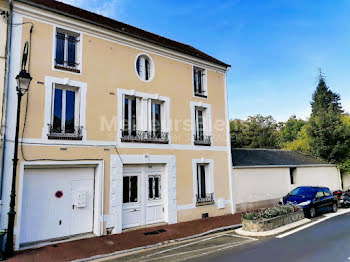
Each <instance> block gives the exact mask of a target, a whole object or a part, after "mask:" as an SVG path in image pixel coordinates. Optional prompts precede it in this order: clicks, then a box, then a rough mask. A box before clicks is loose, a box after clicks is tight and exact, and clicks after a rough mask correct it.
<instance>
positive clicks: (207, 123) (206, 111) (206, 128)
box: [190, 101, 213, 146]
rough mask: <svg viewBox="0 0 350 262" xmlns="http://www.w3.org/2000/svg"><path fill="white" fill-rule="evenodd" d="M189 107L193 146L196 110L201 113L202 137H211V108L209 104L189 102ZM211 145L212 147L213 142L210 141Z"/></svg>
mask: <svg viewBox="0 0 350 262" xmlns="http://www.w3.org/2000/svg"><path fill="white" fill-rule="evenodd" d="M190 107H191V144H192V145H194V135H195V134H196V130H197V121H196V109H197V108H198V109H201V110H202V111H203V135H204V136H211V137H212V129H211V106H210V104H205V103H202V102H194V101H191V102H190ZM212 145H213V140H212V141H211V145H210V146H212ZM195 146H196V145H195Z"/></svg>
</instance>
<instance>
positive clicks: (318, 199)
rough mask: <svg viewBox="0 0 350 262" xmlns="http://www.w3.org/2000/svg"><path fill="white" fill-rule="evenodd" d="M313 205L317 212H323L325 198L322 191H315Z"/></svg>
mask: <svg viewBox="0 0 350 262" xmlns="http://www.w3.org/2000/svg"><path fill="white" fill-rule="evenodd" d="M314 205H315V208H316V209H317V211H323V210H324V208H325V197H324V193H323V190H322V189H321V188H319V189H318V190H317V193H316V196H315V201H314Z"/></svg>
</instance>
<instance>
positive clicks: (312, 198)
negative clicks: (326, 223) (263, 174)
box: [280, 186, 338, 217]
mask: <svg viewBox="0 0 350 262" xmlns="http://www.w3.org/2000/svg"><path fill="white" fill-rule="evenodd" d="M282 203H283V204H287V203H294V204H297V205H299V206H301V207H302V208H303V210H304V214H305V216H306V217H315V216H316V214H318V213H321V212H334V213H336V212H337V210H338V203H337V199H336V198H335V197H334V196H333V194H332V192H331V191H330V190H329V188H327V187H311V186H301V187H297V188H295V189H294V190H292V191H291V192H290V193H288V194H287V195H286V196H284V197H283V198H282V199H281V200H280V204H282Z"/></svg>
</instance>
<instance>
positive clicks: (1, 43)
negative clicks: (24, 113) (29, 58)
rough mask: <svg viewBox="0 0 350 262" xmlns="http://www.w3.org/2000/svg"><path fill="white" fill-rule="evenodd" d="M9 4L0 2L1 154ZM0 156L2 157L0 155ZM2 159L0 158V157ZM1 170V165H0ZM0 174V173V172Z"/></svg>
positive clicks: (0, 149)
mask: <svg viewBox="0 0 350 262" xmlns="http://www.w3.org/2000/svg"><path fill="white" fill-rule="evenodd" d="M9 11H10V5H9V2H7V1H5V0H0V36H1V37H0V103H1V105H0V140H1V141H0V152H2V145H3V142H4V141H3V136H4V124H5V123H4V121H5V110H4V109H5V103H4V99H5V96H6V94H5V86H6V83H7V82H6V75H7V72H8V70H7V62H8V59H7V54H8V46H9V45H8V34H9V28H10V27H9V21H10V20H9V19H10V17H9V15H10V12H9ZM0 155H2V154H1V153H0ZM1 158H2V156H1ZM0 169H1V165H0ZM0 172H1V171H0ZM0 195H1V193H0Z"/></svg>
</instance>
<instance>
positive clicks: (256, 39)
mask: <svg viewBox="0 0 350 262" xmlns="http://www.w3.org/2000/svg"><path fill="white" fill-rule="evenodd" d="M61 1H63V2H66V3H68V4H72V5H75V6H78V7H81V8H84V9H87V10H89V11H92V12H96V13H99V14H101V15H104V16H108V17H111V18H113V19H116V20H119V21H121V22H124V23H127V24H130V25H133V26H136V27H139V28H142V29H144V30H147V31H150V32H153V33H156V34H159V35H162V36H165V37H168V38H171V39H173V40H176V41H179V42H183V43H186V44H189V45H192V46H194V47H196V48H198V49H200V50H201V51H203V52H206V53H208V54H210V55H212V56H214V57H215V58H217V59H219V60H221V61H223V62H225V63H227V64H230V65H231V68H230V69H229V71H228V73H227V88H228V100H229V116H230V118H231V119H235V118H239V119H245V118H247V117H248V116H252V115H256V114H261V115H265V116H266V115H272V116H273V117H274V118H275V119H276V120H277V121H286V120H287V119H288V118H289V117H290V116H291V115H293V114H295V115H296V116H297V117H299V118H303V119H306V118H307V117H308V116H309V115H310V111H311V108H310V101H311V98H312V94H313V92H314V91H315V89H316V86H317V79H318V74H319V69H320V68H321V69H322V72H323V74H324V75H325V78H326V82H327V84H328V86H329V87H330V89H331V90H332V91H334V92H336V93H338V94H340V96H341V99H342V105H343V108H344V109H345V111H346V112H349V113H350V79H349V77H350V23H349V14H350V0H336V1H330V0H264V1H262V0H230V1H226V0H217V1H210V0H192V1H189V0H176V1H164V0H151V1H141V0H61Z"/></svg>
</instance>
